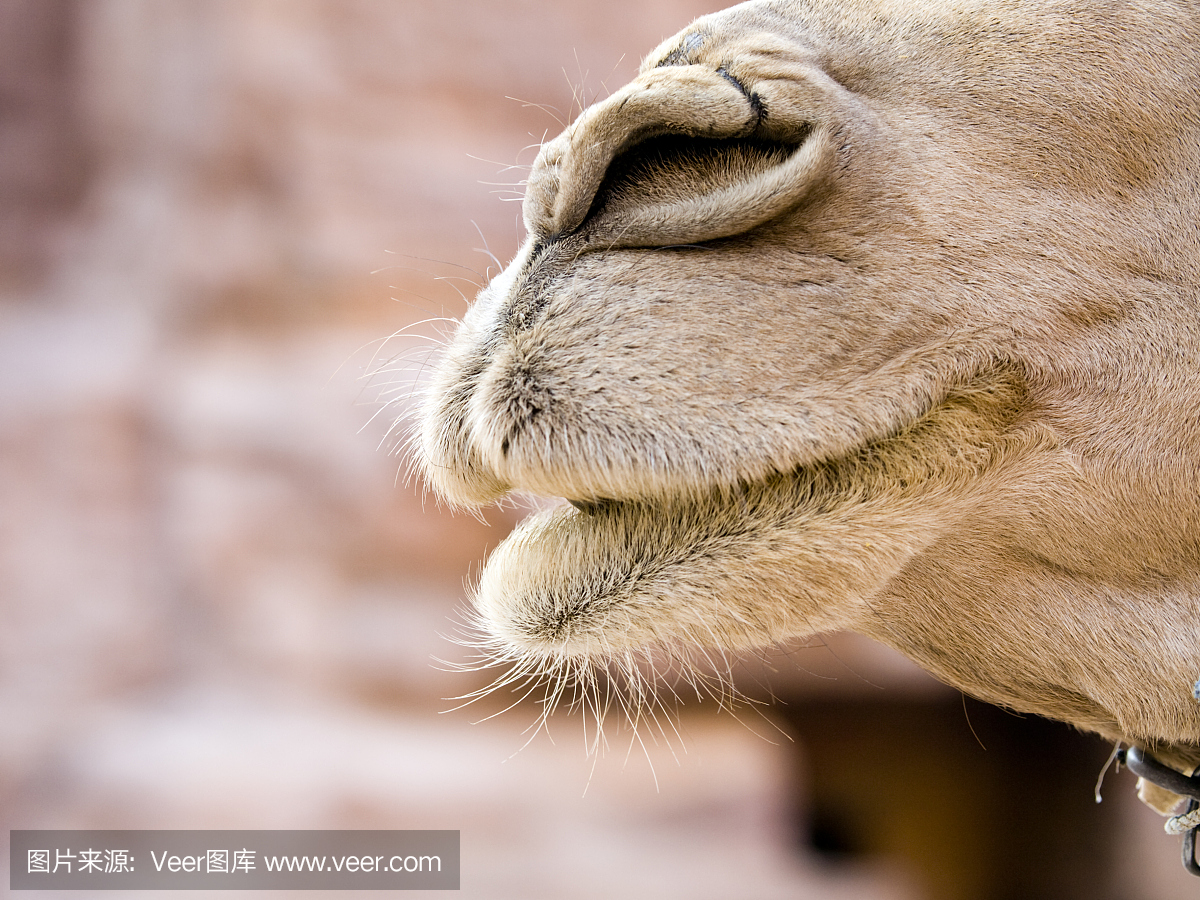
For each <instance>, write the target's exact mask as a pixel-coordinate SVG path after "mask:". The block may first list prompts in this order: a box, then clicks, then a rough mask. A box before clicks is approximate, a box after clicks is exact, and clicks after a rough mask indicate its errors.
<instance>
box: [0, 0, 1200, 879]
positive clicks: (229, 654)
mask: <svg viewBox="0 0 1200 900" xmlns="http://www.w3.org/2000/svg"><path fill="white" fill-rule="evenodd" d="M721 5H723V4H722V3H721V2H720V0H649V2H646V0H608V2H605V3H603V4H600V3H563V2H550V0H499V2H494V0H489V2H465V0H439V2H433V0H391V2H387V0H87V2H83V0H0V616H2V619H0V824H2V825H3V826H4V827H5V828H181V829H190V828H322V829H327V828H452V829H461V831H462V852H463V861H462V885H463V889H462V892H461V893H462V896H464V897H471V898H494V900H508V898H512V900H541V898H546V900H571V898H597V900H599V898H612V897H631V898H680V900H683V898H687V900H704V898H713V900H717V898H721V900H725V898H737V900H759V898H762V900H773V898H813V900H825V898H830V900H834V898H863V900H875V898H878V900H900V898H905V900H919V898H928V900H968V898H974V900H1000V898H1020V900H1036V898H1051V897H1053V898H1056V900H1064V898H1067V900H1069V898H1074V897H1080V898H1082V897H1088V898H1093V900H1094V898H1102V900H1103V898H1111V900H1117V898H1127V900H1169V898H1182V897H1185V896H1194V890H1195V888H1194V885H1193V884H1192V883H1190V880H1189V879H1188V877H1187V876H1186V875H1185V874H1184V873H1183V871H1182V869H1181V868H1180V866H1179V863H1178V861H1177V857H1178V841H1177V839H1172V838H1168V837H1166V836H1164V835H1163V834H1162V833H1161V819H1159V817H1157V816H1156V815H1154V814H1153V813H1151V812H1149V811H1148V810H1145V809H1144V808H1142V807H1141V806H1140V804H1138V803H1137V801H1136V800H1135V799H1134V798H1133V794H1132V779H1131V778H1130V777H1129V775H1128V773H1121V774H1119V775H1112V774H1110V775H1109V779H1108V781H1107V783H1106V787H1105V802H1104V803H1103V804H1102V805H1100V806H1097V805H1096V804H1095V803H1094V802H1093V799H1092V791H1093V785H1094V783H1095V780H1096V777H1097V775H1098V774H1099V772H1100V770H1101V768H1102V766H1103V763H1104V760H1105V758H1106V757H1107V755H1108V751H1109V749H1110V748H1109V747H1107V746H1105V745H1104V744H1103V743H1102V742H1101V741H1099V739H1096V738H1092V737H1088V736H1083V735H1078V734H1075V733H1074V732H1072V731H1071V730H1070V729H1067V728H1065V727H1061V726H1057V725H1052V724H1050V723H1046V722H1042V721H1038V720H1030V719H1024V718H1019V717H1016V716H1012V715H1010V714H1008V713H1005V712H1002V711H1000V710H996V709H993V708H990V707H986V706H983V705H981V704H976V703H974V702H972V701H968V700H966V699H964V698H963V697H962V696H961V695H960V694H958V693H957V692H955V691H952V690H949V689H948V688H945V687H943V686H941V685H938V684H937V683H935V682H934V681H932V680H931V679H929V678H928V677H927V676H925V675H924V674H923V673H921V672H920V671H918V670H916V669H915V668H914V667H913V666H911V665H910V664H908V663H907V662H906V661H904V660H903V659H900V658H898V657H896V656H894V655H893V654H891V653H889V652H888V651H886V650H884V649H882V648H880V647H878V646H875V645H873V644H870V643H869V642H866V641H864V640H860V639H857V638H854V637H851V636H837V635H834V636H828V637H827V638H822V639H818V640H814V641H811V642H809V643H808V644H806V645H804V646H796V647H786V648H780V649H779V650H777V651H773V652H771V653H770V654H766V655H764V656H763V657H762V658H760V659H756V660H754V661H752V662H750V663H747V664H745V665H744V666H742V667H741V668H740V669H739V671H738V686H739V688H740V690H741V691H742V692H743V693H745V694H746V695H748V696H749V697H750V698H752V699H754V700H756V701H758V702H756V703H750V704H744V705H743V706H742V707H741V708H739V709H738V710H737V711H736V712H735V714H730V713H729V712H727V711H721V710H718V709H717V706H716V704H714V703H712V702H705V701H701V700H700V699H698V698H692V699H691V700H689V702H687V703H686V704H685V705H684V706H683V707H682V708H681V710H680V711H679V721H678V724H677V729H678V732H677V733H676V732H675V731H673V730H672V729H670V728H668V729H665V736H664V734H651V733H649V732H647V733H643V734H642V735H640V736H634V735H631V734H629V733H628V732H614V733H613V734H612V735H611V743H610V749H609V751H608V753H607V754H605V755H604V757H603V758H601V759H599V760H598V761H597V760H595V759H589V758H588V756H587V755H586V753H585V741H584V737H583V735H584V732H583V727H584V726H583V723H582V721H581V720H580V719H578V718H577V717H573V716H571V715H566V714H564V715H557V716H555V717H554V718H552V719H551V721H550V724H549V730H548V734H546V733H542V734H537V735H536V736H534V737H533V739H532V740H530V735H531V734H532V732H531V731H529V730H528V729H529V726H530V725H531V724H532V723H533V722H534V721H535V720H536V717H537V715H538V707H537V705H536V704H535V703H532V702H529V701H526V702H521V703H517V705H516V706H515V707H514V708H512V709H510V710H508V711H507V712H504V713H503V714H501V715H498V716H496V717H495V718H488V719H487V721H483V722H480V721H479V720H481V719H485V718H487V717H488V716H490V715H491V714H492V713H495V712H498V711H500V710H502V709H503V708H504V707H506V706H509V705H510V704H512V703H513V701H514V700H516V699H517V698H516V697H512V696H507V697H504V696H501V697H494V698H489V699H487V700H485V701H481V702H480V703H478V704H476V705H474V706H472V707H469V708H466V709H462V710H457V711H453V709H454V707H456V706H457V705H458V703H457V702H456V701H454V700H452V699H450V698H453V697H455V696H458V695H462V694H465V693H467V692H469V691H472V690H475V689H477V688H479V687H480V686H482V685H483V684H485V683H487V681H488V680H489V676H488V675H486V673H484V674H464V673H462V672H457V671H454V669H453V665H446V664H442V663H438V662H437V660H445V661H447V662H449V663H451V664H453V663H455V662H459V663H461V662H463V661H465V660H466V659H467V658H468V657H469V653H468V651H466V650H464V649H463V648H462V647H460V646H458V645H456V644H455V643H454V642H453V641H451V640H449V639H448V636H452V635H454V634H455V633H456V632H457V631H458V630H459V625H458V623H459V622H460V621H461V610H462V609H463V607H464V604H465V600H464V597H465V587H466V585H467V584H469V580H470V573H471V572H477V571H478V565H479V561H480V560H482V559H483V558H484V557H485V556H486V553H487V552H488V550H489V548H491V547H493V546H495V544H496V543H497V542H498V541H500V540H501V539H502V538H503V536H504V534H505V533H506V531H507V529H509V528H510V527H511V526H512V524H513V523H514V522H515V521H517V519H518V518H519V516H520V514H521V510H520V509H508V510H490V511H486V512H485V513H484V514H483V515H482V517H480V518H475V517H472V516H467V515H459V516H451V515H449V514H447V513H446V512H444V511H442V510H440V509H439V508H438V507H437V505H436V503H435V502H434V501H433V500H432V498H427V497H425V496H423V493H422V490H421V488H420V486H419V485H416V484H413V483H411V482H410V480H409V479H408V478H407V476H406V473H407V462H406V460H405V459H404V458H403V456H402V455H397V454H394V453H390V452H389V451H390V450H391V448H393V447H394V445H395V441H394V439H392V438H389V437H388V429H389V427H390V426H391V423H392V421H393V420H394V419H395V418H396V417H397V416H399V415H401V414H403V412H404V411H405V410H406V409H407V408H409V406H410V398H411V393H412V387H413V384H414V382H415V379H417V378H419V377H420V373H421V370H422V367H423V366H424V365H425V364H426V362H427V361H428V359H429V354H430V353H431V352H432V351H433V347H434V346H435V345H434V339H435V338H436V336H437V335H438V334H439V327H440V328H441V329H442V330H443V331H444V330H445V327H446V326H445V324H444V322H442V323H439V322H438V321H430V320H439V319H443V318H444V317H448V318H450V319H453V318H454V317H457V316H459V315H461V314H462V312H463V310H464V309H465V308H466V305H467V302H468V301H469V299H470V298H471V296H472V295H473V293H474V292H475V291H476V290H477V289H478V287H479V285H480V284H482V283H483V281H484V280H485V279H486V278H487V277H489V274H494V273H495V272H496V271H497V269H496V260H500V261H505V260H507V258H508V257H509V256H510V255H511V254H512V253H513V252H514V251H515V249H516V247H517V245H518V242H519V241H520V238H521V226H520V216H519V198H520V186H519V182H520V180H521V178H523V176H524V171H525V169H524V168H523V167H525V166H528V164H529V163H530V162H532V160H533V157H534V155H535V153H536V145H537V144H538V143H539V142H540V141H541V140H542V139H543V138H544V137H546V136H552V135H553V134H555V133H557V131H558V130H559V129H560V128H561V127H562V124H563V123H564V121H566V120H568V119H569V118H570V117H572V116H573V115H574V114H575V113H576V112H577V111H578V110H579V108H580V105H581V104H584V105H586V104H587V103H589V102H591V101H592V100H594V99H597V98H598V97H602V96H604V95H605V94H606V93H607V92H609V91H610V90H611V89H614V88H616V87H617V86H619V85H620V84H622V83H624V82H625V81H626V80H628V79H629V78H630V77H631V76H632V75H633V74H634V72H635V71H636V67H637V64H638V62H639V61H640V58H641V56H642V55H643V54H644V53H647V52H649V50H650V49H652V48H653V47H654V46H655V45H656V44H657V43H658V42H659V41H660V40H661V39H663V38H664V37H666V36H668V35H670V34H673V33H674V32H676V31H678V30H679V29H680V28H682V27H683V26H685V25H687V24H688V22H690V21H691V19H692V18H694V17H695V16H697V15H700V14H703V13H706V12H710V11H712V10H714V9H717V8H719V7H720V6H721ZM421 323H425V324H421ZM389 336H390V337H389ZM381 398H382V399H383V400H388V401H391V406H390V407H388V408H386V409H381V406H380V404H379V402H378V401H379V400H380V399H381ZM402 434H403V430H402V429H401V435H402ZM475 723H478V724H475ZM4 843H5V846H4V848H3V851H2V852H3V854H4V855H5V858H6V855H7V842H4ZM6 862H7V859H6ZM76 896H78V895H76ZM439 896H440V895H439Z"/></svg>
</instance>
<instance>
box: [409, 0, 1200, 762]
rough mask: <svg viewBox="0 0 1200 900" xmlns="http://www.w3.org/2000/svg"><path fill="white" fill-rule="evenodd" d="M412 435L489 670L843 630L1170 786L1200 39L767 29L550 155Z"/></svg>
mask: <svg viewBox="0 0 1200 900" xmlns="http://www.w3.org/2000/svg"><path fill="white" fill-rule="evenodd" d="M524 214H525V222H526V227H527V230H528V239H527V241H526V242H525V244H524V246H523V247H522V249H521V250H520V251H519V253H518V255H517V257H516V258H515V259H514V260H513V261H512V263H511V264H510V265H509V266H508V268H507V269H506V270H505V271H504V272H503V273H502V274H500V275H499V276H498V277H496V278H495V279H494V280H493V281H492V282H491V283H490V284H489V285H487V286H486V287H485V288H484V289H483V290H482V291H481V292H480V294H479V296H478V298H477V299H476V301H475V303H474V304H473V305H472V307H471V308H470V310H469V311H468V312H467V314H466V316H465V317H464V318H463V320H462V322H461V325H460V327H459V329H458V332H457V334H456V335H455V336H454V337H453V339H452V340H451V342H450V343H449V344H448V346H447V347H446V349H445V353H444V356H443V358H442V360H441V362H440V365H439V367H438V369H437V371H436V374H435V376H434V377H433V379H432V381H431V383H430V385H429V388H428V393H427V396H426V398H425V403H424V407H423V410H422V413H421V415H422V422H421V429H420V434H419V438H418V440H419V447H420V451H419V452H420V458H421V465H422V468H423V471H424V474H425V476H426V479H427V480H428V482H429V484H430V485H432V487H433V488H434V489H435V490H436V492H437V493H438V494H439V495H440V496H442V497H443V498H445V499H446V500H447V501H449V502H450V503H452V504H456V505H478V504H486V503H490V502H492V501H495V500H497V499H498V498H502V497H504V496H505V495H506V494H508V493H509V492H512V491H522V492H532V493H535V494H541V495H547V496H552V497H562V498H566V499H567V500H569V501H571V504H570V505H566V504H563V505H561V506H560V507H558V508H553V509H550V510H549V511H546V512H541V513H538V514H535V515H532V516H531V517H530V518H529V519H527V520H526V521H525V522H524V523H523V524H522V525H521V526H519V527H518V529H517V530H516V531H515V532H514V533H513V534H512V535H511V536H510V537H509V538H508V539H507V540H506V541H505V542H504V543H503V544H502V545H501V546H500V547H499V548H498V549H497V550H496V551H495V553H494V554H493V555H492V557H491V559H490V560H489V562H488V564H487V566H486V569H485V570H484V572H483V574H482V577H481V579H480V582H479V585H478V589H477V596H476V606H477V610H478V616H479V620H480V623H481V625H482V627H483V628H484V629H485V630H486V631H487V633H488V634H489V635H490V638H489V639H490V640H491V641H492V642H493V646H494V649H495V653H496V655H497V657H498V658H500V659H506V660H509V661H512V662H513V663H514V664H515V665H516V667H517V669H518V670H519V671H521V672H524V673H532V674H534V675H539V674H541V675H544V677H546V678H547V679H548V680H550V681H554V680H555V679H559V680H561V679H562V678H563V677H564V673H574V674H576V675H578V674H580V673H584V675H585V677H586V673H587V672H588V671H590V670H591V667H594V666H597V665H604V664H606V663H609V662H611V661H613V660H618V661H619V660H628V659H630V658H632V657H631V656H630V655H631V654H636V653H638V652H639V651H641V650H643V649H646V648H667V649H668V650H669V649H670V648H679V647H685V646H690V645H695V646H698V647H701V648H713V649H716V650H719V651H736V650H739V649H743V648H751V647H756V646H763V645H768V644H772V643H775V642H780V641H787V640H790V639H794V638H799V637H803V636H806V635H810V634H813V633H815V632H818V631H828V630H834V629H848V630H853V631H857V632H860V633H863V634H866V635H869V636H871V637H873V638H875V639H877V640H879V641H881V642H883V643H885V644H888V645H890V646H892V647H895V648H897V649H899V650H900V651H901V652H903V653H905V654H907V655H908V656H910V657H911V658H913V659H914V660H916V661H917V662H918V663H920V664H921V665H923V666H924V667H926V668H927V669H929V670H930V671H932V672H933V673H934V674H936V675H937V676H938V677H940V678H942V679H943V680H945V681H947V682H949V683H951V684H953V685H956V686H958V687H960V688H962V689H963V690H965V691H967V692H969V693H971V694H973V695H975V696H978V697H980V698H982V699H985V700H988V701H992V702H995V703H999V704H1002V705H1005V706H1008V707H1010V708H1014V709H1017V710H1023V711H1028V712H1034V713H1039V714H1042V715H1046V716H1050V717H1053V718H1057V719H1062V720H1065V721H1068V722H1072V723H1074V724H1076V725H1078V726H1080V727H1083V728H1086V729H1091V730H1093V731H1096V732H1099V733H1100V734H1103V735H1105V736H1107V737H1108V738H1110V739H1114V740H1115V739H1123V740H1126V741H1131V742H1135V743H1139V744H1141V745H1143V746H1147V747H1154V748H1164V749H1165V748H1174V750H1175V751H1176V752H1179V753H1183V754H1185V755H1186V754H1191V755H1193V756H1195V758H1196V761H1197V762H1200V703H1197V701H1196V700H1195V699H1194V698H1193V685H1194V684H1195V682H1196V681H1197V679H1198V678H1200V224H1198V223H1200V7H1198V6H1197V5H1196V4H1195V3H1194V2H1188V0H1180V2H1148V3H1144V4H1112V3H1107V2H1101V0H1036V2H1027V3H998V4H992V3H959V2H949V0H946V2H932V0H929V2H918V0H912V2H903V0H855V2H847V0H767V2H763V0H758V2H751V3H745V4H742V5H740V6H736V7H734V8H732V9H729V10H727V11H725V12H722V13H718V14H715V15H711V16H707V17H704V18H701V19H699V20H698V21H696V22H695V23H693V24H692V25H691V26H690V27H688V28H687V29H685V30H684V31H683V32H681V33H680V34H679V35H677V36H676V37H674V38H671V39H670V40H668V41H666V42H665V43H664V44H662V45H661V46H660V47H659V48H658V49H657V50H655V51H654V52H653V53H651V54H650V56H649V57H648V58H647V59H646V61H645V63H644V64H643V66H642V69H641V73H640V74H639V75H638V76H637V78H635V79H634V80H633V81H632V82H631V83H630V84H628V85H627V86H625V87H623V88H622V89H620V90H618V91H617V92H616V93H615V94H613V95H612V96H611V97H609V98H608V99H607V100H604V101H602V102H599V103H597V104H595V105H594V106H592V107H590V108H589V109H586V110H584V111H583V113H582V114H581V115H580V116H579V118H578V119H577V120H576V121H575V122H574V123H573V124H572V125H571V126H570V127H569V128H567V130H566V131H564V132H563V133H562V134H561V135H560V136H559V137H557V138H555V139H554V140H552V141H550V142H549V143H547V144H546V145H545V146H543V147H542V149H541V152H540V155H539V156H538V158H537V161H536V163H535V164H534V166H533V170H532V172H531V173H530V175H529V181H528V187H527V191H526V197H525V206H524Z"/></svg>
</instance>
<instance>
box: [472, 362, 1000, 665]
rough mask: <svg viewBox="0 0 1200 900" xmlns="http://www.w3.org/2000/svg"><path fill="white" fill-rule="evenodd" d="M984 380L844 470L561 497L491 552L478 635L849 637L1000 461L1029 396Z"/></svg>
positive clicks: (628, 640) (713, 640) (550, 642)
mask: <svg viewBox="0 0 1200 900" xmlns="http://www.w3.org/2000/svg"><path fill="white" fill-rule="evenodd" d="M988 379H989V380H988V381H986V382H983V383H979V384H974V385H971V386H968V387H967V388H965V389H963V390H961V391H958V392H955V393H953V394H951V395H950V396H948V397H947V398H946V399H945V400H944V401H943V402H942V403H940V404H938V405H937V406H936V407H935V408H934V409H933V410H931V411H930V412H929V413H927V414H926V415H925V416H924V417H922V418H921V419H920V420H919V421H917V422H915V423H913V424H911V425H909V426H907V427H904V428H902V429H900V430H898V431H897V432H896V433H895V434H893V435H891V436H890V437H887V438H884V439H881V440H876V441H872V442H869V443H867V444H864V445H863V446H862V447H860V448H859V449H857V450H855V451H852V452H850V453H848V454H846V455H844V456H841V457H838V458H837V459H832V460H828V461H825V462H821V463H816V464H808V465H803V466H798V467H797V468H795V469H793V470H792V471H790V472H787V473H777V474H773V475H769V476H766V477H764V478H761V479H757V480H739V481H735V482H733V483H732V484H725V485H722V484H717V485H713V486H711V487H708V488H705V489H694V490H691V491H687V492H677V493H662V494H656V495H655V494H648V495H645V496H637V497H631V498H622V499H608V498H597V497H588V498H579V497H568V498H565V499H566V501H567V502H566V503H565V504H562V505H560V506H558V507H556V508H553V509H549V510H545V511H542V512H539V513H535V514H533V515H531V516H530V517H528V518H527V519H526V520H525V521H523V522H522V523H521V524H520V525H518V527H517V528H516V530H515V531H514V532H513V533H512V534H511V535H510V536H509V537H508V538H507V539H506V540H505V541H504V542H503V543H502V544H501V545H500V546H499V547H498V548H497V549H496V551H495V552H494V553H493V554H492V557H491V558H490V559H489V560H488V562H487V565H486V566H485V568H484V571H483V573H482V575H481V577H480V580H479V583H478V586H477V589H476V592H475V596H474V602H475V606H476V609H477V611H478V614H479V619H480V625H481V626H482V628H483V629H484V630H485V631H486V632H487V633H488V634H489V635H491V636H492V637H493V638H494V639H496V640H497V641H498V642H499V643H500V644H501V645H502V646H504V647H506V648H508V652H509V653H515V654H517V655H518V656H524V657H535V658H542V659H551V658H557V659H563V658H574V659H593V658H594V659H601V658H605V657H612V656H614V655H619V654H621V653H624V652H628V651H634V650H641V649H644V648H655V647H672V646H676V647H677V646H682V645H688V646H701V647H715V648H720V649H722V650H723V649H748V648H752V647H762V646H767V645H770V644H772V643H776V642H778V641H779V640H781V639H785V638H787V637H792V636H799V635H807V634H812V633H814V632H817V631H829V630H836V629H839V628H844V627H847V626H848V624H849V622H850V621H851V619H852V617H853V616H855V615H856V614H857V610H859V609H860V608H861V607H862V605H863V604H865V603H867V602H869V599H870V598H871V597H872V596H873V595H875V594H877V593H878V591H879V590H880V589H882V588H883V586H884V585H885V584H886V583H887V581H888V580H889V579H890V578H891V577H892V576H893V575H895V574H896V573H897V572H898V571H899V570H900V569H901V568H902V567H903V566H904V564H905V563H906V562H907V561H908V560H910V559H911V558H912V557H913V555H914V554H915V553H918V552H920V548H922V547H923V546H925V545H927V543H928V541H929V540H931V539H932V538H933V535H934V534H935V532H936V529H935V528H934V527H933V525H932V523H934V522H936V521H938V516H939V515H941V514H944V509H942V510H941V512H939V509H940V508H941V507H940V505H941V504H943V503H945V502H948V501H947V498H948V497H952V496H957V495H959V494H960V493H961V492H957V491H950V490H943V488H944V487H945V486H946V485H948V484H961V483H962V482H963V480H964V479H967V478H978V477H979V476H980V475H981V474H982V473H983V472H984V471H985V470H987V469H988V468H989V467H990V466H991V465H993V464H995V462H996V460H997V454H999V455H1000V456H1003V455H1004V447H1005V446H1006V438H1007V437H1009V436H1011V433H1010V426H1011V425H1012V423H1013V418H1014V416H1015V415H1016V413H1015V410H1017V409H1018V408H1019V406H1020V403H1021V399H1020V398H1021V394H1022V390H1021V386H1020V384H1019V383H1017V382H1015V381H1006V380H1004V379H1003V378H998V376H997V375H996V373H992V374H991V375H989V376H988ZM814 560H816V561H817V562H816V563H815V564H814Z"/></svg>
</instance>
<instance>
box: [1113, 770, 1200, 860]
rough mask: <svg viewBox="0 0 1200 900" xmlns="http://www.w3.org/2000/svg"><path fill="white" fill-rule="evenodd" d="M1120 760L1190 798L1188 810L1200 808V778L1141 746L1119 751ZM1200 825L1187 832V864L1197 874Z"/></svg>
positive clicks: (1185, 850)
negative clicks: (1172, 765) (1162, 761)
mask: <svg viewBox="0 0 1200 900" xmlns="http://www.w3.org/2000/svg"><path fill="white" fill-rule="evenodd" d="M1117 762H1119V763H1120V764H1121V765H1123V766H1125V767H1126V768H1127V769H1129V771H1131V772H1132V773H1133V774H1134V775H1137V776H1138V777H1139V778H1145V779H1146V780H1147V781H1149V782H1151V783H1152V784H1157V785H1158V786H1159V787H1162V788H1166V789H1167V790H1168V791H1171V792H1173V793H1176V794H1178V795H1179V796H1181V797H1187V798H1188V805H1187V810H1186V811H1185V812H1184V815H1186V814H1187V813H1190V812H1193V811H1194V810H1195V809H1196V808H1197V807H1200V777H1197V776H1195V775H1184V774H1183V773H1182V772H1176V771H1175V770H1174V769H1172V768H1171V767H1170V766H1167V765H1164V764H1163V763H1161V762H1159V761H1158V760H1157V759H1155V758H1154V757H1153V756H1151V755H1150V754H1149V753H1147V752H1146V751H1144V750H1142V749H1141V748H1139V747H1130V748H1129V749H1127V750H1122V751H1120V752H1119V753H1118V754H1117ZM1198 830H1200V825H1197V826H1196V827H1195V828H1192V829H1191V830H1190V831H1186V832H1184V834H1183V867H1184V868H1185V869H1187V870H1188V871H1189V872H1191V873H1192V874H1193V875H1200V863H1198V862H1197V861H1196V832H1197V831H1198Z"/></svg>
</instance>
